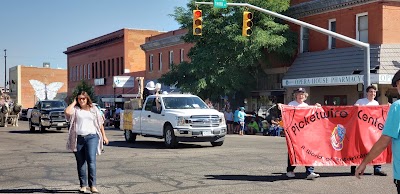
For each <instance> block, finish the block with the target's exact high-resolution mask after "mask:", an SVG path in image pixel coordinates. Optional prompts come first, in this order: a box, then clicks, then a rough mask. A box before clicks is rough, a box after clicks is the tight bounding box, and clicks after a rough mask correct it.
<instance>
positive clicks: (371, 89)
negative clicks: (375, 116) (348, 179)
mask: <svg viewBox="0 0 400 194" xmlns="http://www.w3.org/2000/svg"><path fill="white" fill-rule="evenodd" d="M376 89H377V88H376V87H375V86H374V85H370V86H368V87H367V89H366V90H365V92H367V97H366V98H360V99H358V100H357V102H356V103H355V104H354V105H356V106H377V105H379V102H378V101H376V100H375V97H376ZM381 169H382V165H374V175H378V176H387V174H386V173H385V172H384V171H382V170H381ZM355 172H356V166H351V170H350V173H351V175H354V174H355Z"/></svg>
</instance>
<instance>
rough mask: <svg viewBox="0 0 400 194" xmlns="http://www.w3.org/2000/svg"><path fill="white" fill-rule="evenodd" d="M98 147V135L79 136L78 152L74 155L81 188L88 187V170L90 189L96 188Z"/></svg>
mask: <svg viewBox="0 0 400 194" xmlns="http://www.w3.org/2000/svg"><path fill="white" fill-rule="evenodd" d="M98 145H99V136H98V135H97V134H90V135H87V136H80V135H78V141H77V145H76V149H77V152H74V154H75V159H76V164H77V170H78V176H79V184H80V186H81V187H86V186H88V178H87V173H86V169H88V172H89V173H88V174H89V187H94V186H96V152H97V146H98Z"/></svg>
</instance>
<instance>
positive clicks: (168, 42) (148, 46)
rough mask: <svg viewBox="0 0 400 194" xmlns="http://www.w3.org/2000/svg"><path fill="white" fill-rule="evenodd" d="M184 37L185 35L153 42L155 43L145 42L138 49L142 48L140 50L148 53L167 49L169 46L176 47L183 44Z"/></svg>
mask: <svg viewBox="0 0 400 194" xmlns="http://www.w3.org/2000/svg"><path fill="white" fill-rule="evenodd" d="M184 35H186V33H184V34H178V35H175V36H170V37H166V38H162V39H159V40H155V41H150V42H146V43H145V44H142V45H140V48H142V50H144V51H150V50H154V49H159V48H163V47H169V46H174V45H178V44H183V43H185V41H184V40H183V39H182V36H184Z"/></svg>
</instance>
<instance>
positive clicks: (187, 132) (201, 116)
mask: <svg viewBox="0 0 400 194" xmlns="http://www.w3.org/2000/svg"><path fill="white" fill-rule="evenodd" d="M157 103H158V105H157ZM121 118H122V119H121V124H120V125H121V129H124V131H125V132H124V133H125V140H126V141H127V142H131V143H133V142H135V141H136V136H137V135H142V136H145V137H156V138H160V139H164V143H165V146H166V147H168V148H175V147H176V146H177V145H178V143H179V142H210V143H211V145H213V146H221V145H222V144H223V143H224V139H225V135H226V124H225V119H224V114H223V113H221V112H218V111H217V110H215V109H210V108H209V107H208V106H207V105H206V103H204V101H203V100H201V99H200V98H199V97H198V96H195V95H189V94H160V95H158V97H157V96H156V95H150V96H148V97H147V99H146V101H145V103H144V104H143V108H142V109H141V110H123V111H121ZM124 123H125V125H124Z"/></svg>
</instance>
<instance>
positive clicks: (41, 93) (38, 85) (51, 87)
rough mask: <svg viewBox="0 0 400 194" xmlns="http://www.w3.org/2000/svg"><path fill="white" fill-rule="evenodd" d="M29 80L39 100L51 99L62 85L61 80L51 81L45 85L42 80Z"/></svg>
mask: <svg viewBox="0 0 400 194" xmlns="http://www.w3.org/2000/svg"><path fill="white" fill-rule="evenodd" d="M29 82H30V83H31V85H32V87H33V89H34V90H35V95H36V96H37V97H38V98H39V100H53V99H54V98H55V97H56V95H57V92H58V90H60V88H61V87H62V86H63V85H64V83H62V82H53V83H50V84H48V85H46V84H44V83H43V82H41V81H38V80H34V79H31V80H29Z"/></svg>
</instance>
